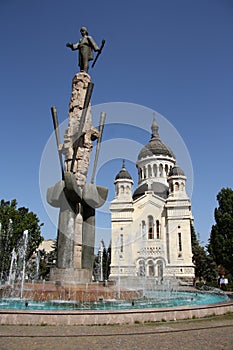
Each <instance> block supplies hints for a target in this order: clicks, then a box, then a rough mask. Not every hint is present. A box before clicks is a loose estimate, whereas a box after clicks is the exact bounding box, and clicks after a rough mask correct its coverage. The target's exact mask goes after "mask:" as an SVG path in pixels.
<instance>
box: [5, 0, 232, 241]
mask: <svg viewBox="0 0 233 350" xmlns="http://www.w3.org/2000/svg"><path fill="white" fill-rule="evenodd" d="M83 25H84V26H87V28H88V31H89V34H90V35H92V36H93V37H94V39H95V41H96V42H97V43H98V44H100V43H101V40H102V39H103V38H104V39H106V45H105V48H104V51H103V54H102V56H101V57H100V59H99V61H98V62H97V64H96V67H95V68H94V70H90V75H91V77H92V81H93V82H94V83H95V87H94V91H93V96H92V105H99V104H108V103H110V102H113V103H114V102H123V103H126V104H127V103H130V104H137V105H140V106H145V108H148V109H149V110H152V111H153V110H154V111H156V112H158V113H160V114H161V115H162V116H163V117H164V118H166V120H167V121H168V122H169V123H171V125H172V126H173V127H174V128H175V129H176V130H177V132H178V133H179V135H180V136H181V138H182V139H183V141H184V143H185V145H186V147H187V150H188V152H189V155H190V158H191V161H192V167H193V193H192V210H193V215H194V218H195V222H194V226H195V230H196V232H197V233H199V234H200V238H201V241H203V242H205V243H206V242H207V240H208V238H209V234H210V230H211V226H212V224H214V218H213V215H214V208H215V207H216V206H217V202H216V195H217V193H218V192H219V191H220V190H221V188H223V187H231V188H233V177H232V174H233V165H232V149H233V137H232V129H233V128H232V127H233V98H232V97H233V94H232V93H233V63H232V62H233V3H232V1H230V0H218V1H217V0H212V1H207V0H195V1H192V0H163V1H162V0H160V1H159V0H144V1H127V0H124V1H123V0H118V1H114V2H113V1H107V0H103V1H92V0H90V1H88V2H85V1H82V2H81V1H77V0H76V1H75V0H67V1H59V2H58V1H55V0H41V1H31V0H21V1H18V0H8V1H7V0H2V1H1V3H0V36H1V55H0V101H1V103H0V113H1V137H0V147H1V186H0V197H1V198H4V199H5V200H10V199H13V198H16V199H17V200H18V203H19V206H26V207H28V208H29V209H30V210H32V211H34V212H35V213H37V215H38V217H39V218H40V220H41V222H44V227H43V235H44V237H45V238H54V237H55V236H56V228H55V226H54V225H53V223H52V222H51V219H50V217H49V215H48V213H47V212H46V210H45V208H44V205H43V200H42V199H41V196H40V186H39V172H40V162H41V157H42V154H43V151H44V148H45V146H46V144H47V142H48V140H49V138H50V135H51V133H52V121H51V115H50V107H51V106H52V105H56V106H57V110H58V117H59V120H60V122H62V121H65V120H66V118H67V114H68V104H69V98H70V93H71V80H72V77H73V76H74V74H75V73H76V72H77V65H76V61H77V55H76V53H75V52H72V51H70V50H68V49H67V48H66V47H65V44H66V42H68V41H71V42H76V41H78V39H79V38H80V33H79V29H80V27H81V26H83ZM97 109H98V108H97ZM149 115H150V113H149ZM151 115H152V113H151ZM137 118H140V117H137ZM142 118H143V116H142ZM107 121H108V115H107ZM151 121H152V116H151V120H150V117H148V116H147V117H145V123H144V124H145V125H144V128H145V130H147V131H148V134H147V133H146V132H145V133H143V132H142V133H141V134H140V135H138V133H137V132H136V131H135V129H134V128H129V129H127V133H125V134H124V133H123V131H122V130H121V128H120V127H119V128H113V127H111V125H110V126H109V127H106V129H105V135H104V141H105V140H108V139H114V142H115V141H116V140H117V138H118V137H123V138H124V139H126V138H128V139H130V140H134V138H135V137H136V141H137V142H140V143H141V145H142V146H143V145H144V144H146V143H147V142H148V141H149V137H150V125H151ZM114 122H117V120H114ZM131 124H133V123H131ZM135 125H138V120H135ZM131 126H132V125H131ZM121 133H123V136H122V134H121ZM160 135H161V138H162V139H163V140H164V138H163V137H162V128H161V133H160ZM171 137H172V135H171ZM119 140H120V139H119ZM166 143H167V144H169V142H167V141H166ZM112 147H117V146H115V145H114V146H113V144H112ZM135 149H136V148H135ZM109 152H110V153H111V148H109ZM113 154H114V152H113ZM56 156H57V155H56V152H55V154H54V157H56ZM114 157H115V158H114ZM112 158H113V159H112V160H108V162H107V165H108V166H107V165H106V164H105V165H103V167H102V168H100V170H99V174H97V181H99V182H101V184H106V186H107V187H109V186H110V187H111V188H110V194H109V196H110V197H109V199H108V200H109V201H110V200H111V199H112V197H111V196H113V190H114V188H113V181H114V177H115V175H116V173H117V172H118V171H119V170H120V168H121V159H120V158H121V156H120V155H119V156H118V155H116V156H114V155H113V156H112ZM122 158H126V159H127V157H126V156H125V154H123V155H122ZM136 158H137V153H136V154H135V161H136ZM181 161H182V160H181ZM126 165H127V167H128V168H129V170H130V172H131V173H132V175H133V176H136V171H135V167H134V164H133V162H132V161H131V160H129V161H128V162H127V163H126ZM50 172H51V169H48V177H49V174H50ZM56 176H57V177H58V180H59V176H60V175H59V174H57V175H56ZM134 180H135V185H136V182H137V179H136V178H135V179H134ZM52 185H53V184H52V183H51V186H52ZM106 217H108V215H106ZM97 218H98V220H100V221H101V214H100V215H99V216H97ZM103 221H104V222H105V226H106V227H107V226H108V223H107V221H108V220H107V219H104V220H103ZM100 226H101V225H100Z"/></svg>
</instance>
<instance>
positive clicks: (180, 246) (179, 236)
mask: <svg viewBox="0 0 233 350" xmlns="http://www.w3.org/2000/svg"><path fill="white" fill-rule="evenodd" d="M178 251H179V253H180V254H181V252H182V237H181V232H178Z"/></svg>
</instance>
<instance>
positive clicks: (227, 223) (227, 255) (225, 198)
mask: <svg viewBox="0 0 233 350" xmlns="http://www.w3.org/2000/svg"><path fill="white" fill-rule="evenodd" d="M217 201H218V204H219V206H218V208H215V211H214V218H215V222H216V224H215V225H213V226H212V229H211V233H210V239H209V245H208V251H209V253H210V255H211V256H212V257H213V259H214V261H215V262H216V264H217V265H218V266H219V265H222V266H223V267H224V268H225V269H226V271H228V272H229V273H230V274H231V275H233V190H232V189H230V188H222V189H221V191H220V192H219V193H218V195H217Z"/></svg>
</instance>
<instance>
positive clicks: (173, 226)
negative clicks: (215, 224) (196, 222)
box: [110, 121, 194, 284]
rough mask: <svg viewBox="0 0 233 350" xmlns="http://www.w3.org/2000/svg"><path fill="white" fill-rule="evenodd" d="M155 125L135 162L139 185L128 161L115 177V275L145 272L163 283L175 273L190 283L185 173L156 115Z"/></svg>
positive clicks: (132, 275)
mask: <svg viewBox="0 0 233 350" xmlns="http://www.w3.org/2000/svg"><path fill="white" fill-rule="evenodd" d="M151 129H152V136H151V140H150V141H149V143H148V144H147V145H146V146H145V147H143V148H142V150H141V151H140V152H139V155H138V159H137V163H136V166H137V169H138V187H137V189H136V190H135V191H134V193H133V180H132V178H131V176H130V174H129V173H128V171H127V170H126V167H125V164H124V162H123V166H122V169H121V170H120V172H119V173H118V174H117V175H116V178H115V181H114V184H115V198H114V199H113V200H112V202H111V205H110V211H111V223H112V258H111V275H110V278H111V279H119V278H120V279H121V281H123V280H124V279H125V280H126V278H127V280H130V279H129V277H130V278H131V279H132V280H134V281H135V280H137V279H139V277H140V278H141V277H144V279H147V280H156V281H157V283H162V282H163V281H164V280H171V279H173V278H174V277H175V278H176V279H179V280H181V281H183V283H187V284H191V283H192V282H193V278H194V265H193V263H192V248H191V224H192V220H193V218H192V213H191V203H190V199H189V197H188V196H187V193H186V189H185V186H186V176H185V175H184V172H183V171H182V170H181V169H180V168H179V167H178V165H177V164H176V158H175V155H174V154H173V152H172V151H171V150H170V149H169V147H167V146H166V145H165V144H164V143H163V142H162V141H161V140H160V138H159V133H158V125H157V123H156V122H155V121H153V123H152V127H151Z"/></svg>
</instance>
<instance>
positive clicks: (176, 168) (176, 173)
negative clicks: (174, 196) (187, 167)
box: [168, 165, 185, 176]
mask: <svg viewBox="0 0 233 350" xmlns="http://www.w3.org/2000/svg"><path fill="white" fill-rule="evenodd" d="M168 176H185V174H184V172H183V170H182V169H181V168H180V167H179V166H178V165H175V166H174V167H173V168H172V169H171V170H170V172H169V175H168Z"/></svg>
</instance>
